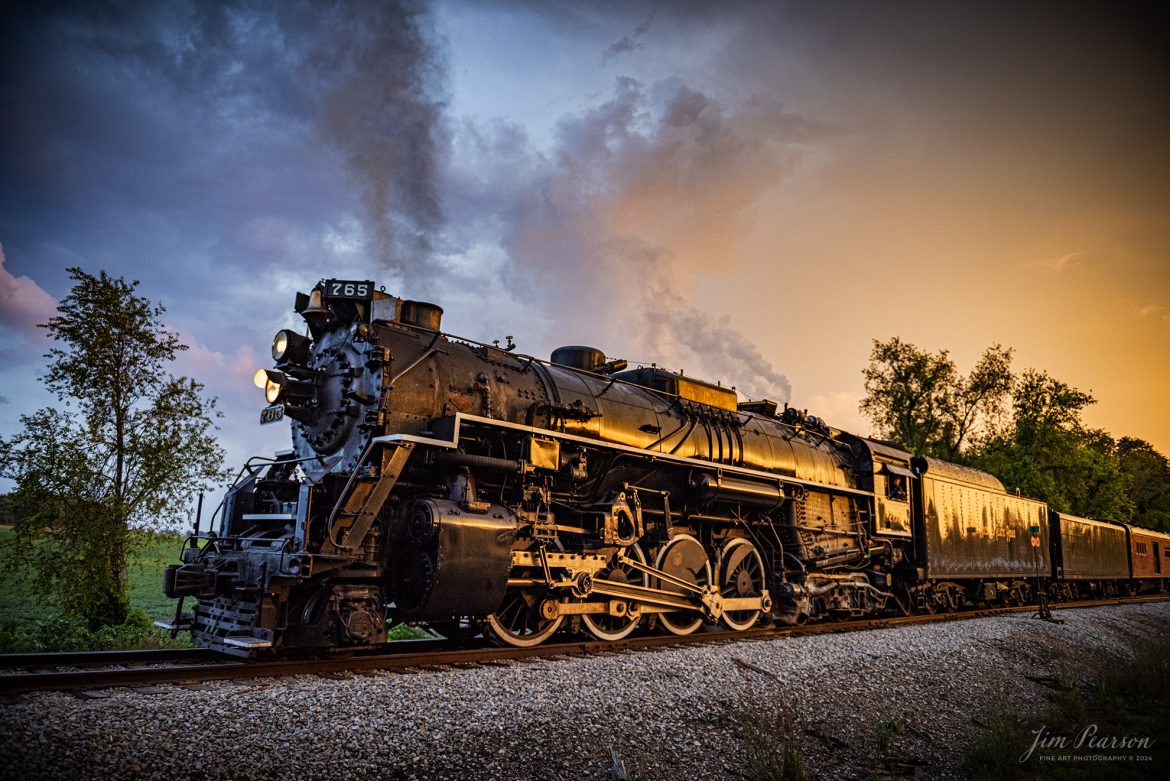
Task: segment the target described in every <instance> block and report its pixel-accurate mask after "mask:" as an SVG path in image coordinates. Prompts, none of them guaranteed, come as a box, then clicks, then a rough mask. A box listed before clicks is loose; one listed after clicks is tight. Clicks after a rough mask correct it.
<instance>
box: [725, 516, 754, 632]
mask: <svg viewBox="0 0 1170 781" xmlns="http://www.w3.org/2000/svg"><path fill="white" fill-rule="evenodd" d="M719 594H720V595H721V596H722V597H723V598H724V599H740V598H743V597H760V596H763V594H764V560H763V558H762V557H761V556H760V552H759V551H758V550H756V546H755V545H753V544H752V542H751V541H750V540H746V539H744V538H742V537H737V538H735V539H732V540H728V541H727V542H726V543H725V544H724V545H723V549H722V550H721V551H719ZM761 613H762V611H760V610H725V611H724V612H723V615H722V616H721V618H722V620H723V623H724V624H726V625H727V628H728V629H731V630H734V631H736V632H743V631H745V630H748V629H751V628H752V626H754V625H755V623H756V622H757V621H759V620H760V615H761Z"/></svg>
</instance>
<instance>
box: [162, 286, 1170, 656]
mask: <svg viewBox="0 0 1170 781" xmlns="http://www.w3.org/2000/svg"><path fill="white" fill-rule="evenodd" d="M294 308H295V310H296V312H297V313H298V314H299V315H300V316H301V317H302V318H303V320H304V322H305V325H306V331H305V333H298V332H296V331H294V330H282V331H280V332H279V333H278V334H277V335H276V337H275V339H274V340H273V343H272V357H273V360H274V361H275V368H274V369H271V370H261V371H260V372H258V373H257V384H258V385H260V386H261V387H262V388H263V391H264V395H265V399H266V400H267V402H268V405H269V406H267V407H265V408H264V409H263V410H262V411H261V413H260V418H261V423H263V424H273V423H279V422H281V421H283V420H285V419H288V420H289V421H290V422H291V429H292V448H290V449H288V450H285V451H281V452H278V453H276V454H275V456H274V457H272V458H263V459H260V458H257V459H252V460H251V461H249V462H248V464H246V465H245V467H244V468H243V469H242V470H241V473H240V476H239V478H238V479H237V481H236V482H235V484H234V485H233V486H232V487H231V488H230V490H229V491H228V492H227V494H226V496H225V497H224V499H223V502H222V504H221V505H220V507H219V509H218V511H217V514H216V515H217V517H218V525H217V528H215V529H214V530H212V531H209V532H207V533H199V530H198V529H196V533H195V534H193V535H192V536H191V537H190V538H189V540H188V543H187V544H186V545H185V546H184V550H183V552H182V556H181V559H182V563H181V564H176V565H172V566H170V567H168V568H167V570H166V573H165V579H164V590H165V592H166V594H167V595H168V596H170V597H173V598H177V599H179V603H178V605H177V608H176V618H175V620H174V621H173V622H166V623H165V624H164V625H165V626H166V627H167V628H169V629H171V630H172V631H174V632H177V631H180V630H189V631H191V633H192V636H193V638H194V641H195V642H196V643H197V644H198V645H200V646H204V647H208V648H213V649H217V650H219V651H222V652H224V653H228V654H233V655H237V656H246V657H247V656H257V655H265V654H274V653H282V652H294V651H295V652H302V651H307V652H317V653H338V652H349V651H353V650H357V649H363V648H372V647H375V646H377V645H379V644H381V643H383V642H384V641H385V639H386V637H387V632H388V626H391V625H393V624H395V623H401V622H405V623H410V624H414V625H419V626H425V627H429V628H431V629H433V630H435V631H436V632H438V633H440V634H444V635H447V636H456V635H460V634H471V635H474V634H478V633H480V632H482V633H484V634H485V635H486V636H488V637H490V638H492V639H494V640H496V641H497V642H500V643H503V644H508V645H513V646H533V645H536V644H539V643H541V642H543V641H545V640H547V639H548V638H550V637H552V636H553V635H555V634H557V633H558V632H561V631H575V632H583V633H588V634H589V635H592V636H594V637H596V638H598V639H601V640H618V639H621V638H624V637H626V636H628V635H629V634H630V633H631V632H633V631H635V629H637V628H639V627H643V628H646V629H649V630H651V631H665V632H669V633H673V634H688V633H691V632H695V631H697V630H698V629H699V628H700V627H702V626H703V625H704V624H706V623H710V622H719V623H722V624H723V625H725V626H727V627H729V628H730V629H733V630H746V629H748V628H750V627H752V626H754V625H756V624H757V623H758V622H761V621H766V622H773V621H775V622H784V623H800V622H804V621H807V620H809V619H816V618H823V617H832V616H836V617H849V616H861V615H867V614H876V613H881V612H888V611H901V612H909V611H913V610H931V611H933V610H940V609H956V608H958V607H959V606H960V605H963V604H982V603H987V602H999V603H1012V602H1015V603H1024V602H1026V601H1027V600H1029V599H1031V598H1032V597H1033V596H1034V595H1035V594H1036V593H1037V591H1038V590H1044V591H1046V592H1050V593H1051V594H1052V595H1053V596H1073V595H1075V594H1081V593H1083V594H1089V593H1119V592H1120V591H1124V590H1133V589H1135V588H1137V587H1139V586H1143V587H1157V588H1162V587H1164V586H1165V581H1164V580H1163V579H1162V570H1163V569H1164V568H1165V567H1166V566H1167V565H1170V536H1168V535H1161V536H1157V535H1153V533H1149V534H1145V536H1141V537H1140V538H1141V539H1144V540H1146V542H1145V543H1144V547H1145V548H1146V549H1147V552H1149V553H1152V556H1153V561H1154V563H1155V564H1156V567H1157V569H1156V571H1155V569H1154V568H1153V566H1149V567H1145V568H1144V569H1142V568H1135V566H1136V565H1135V562H1136V561H1137V560H1136V559H1135V558H1134V556H1135V555H1136V554H1135V553H1134V551H1135V550H1136V546H1137V544H1138V543H1137V542H1136V541H1135V540H1137V539H1138V538H1139V536H1140V534H1139V532H1140V530H1132V529H1128V528H1127V527H1124V526H1122V525H1110V524H1103V523H1100V522H1096V521H1089V520H1087V519H1077V518H1073V517H1071V516H1067V515H1058V514H1050V513H1049V512H1048V508H1047V507H1046V506H1045V505H1044V504H1043V503H1042V502H1037V501H1033V500H1030V499H1026V498H1022V497H1019V496H1013V495H1011V494H1008V493H1007V492H1005V491H1004V488H1003V486H1002V485H1001V484H1000V483H999V481H998V480H996V479H995V478H994V477H992V476H991V475H988V474H985V473H982V472H977V471H975V470H972V469H968V468H965V467H961V466H957V465H955V464H949V463H945V462H942V461H938V460H934V459H930V458H921V457H913V456H911V454H909V453H907V452H905V451H903V450H901V449H899V448H897V447H895V446H893V445H891V444H889V443H885V442H880V441H876V440H873V439H867V438H864V437H859V436H854V435H851V434H849V433H846V432H844V431H840V430H837V429H835V428H832V427H830V426H829V425H827V424H826V423H825V422H824V421H823V420H821V419H819V418H817V417H815V416H812V415H808V414H807V413H806V412H803V411H800V410H797V409H795V408H791V407H788V406H787V405H785V407H784V408H783V409H781V408H779V406H778V405H777V404H776V403H774V402H771V401H767V400H763V401H748V402H739V401H738V396H737V394H736V392H735V390H733V389H732V388H728V387H724V386H722V385H720V384H718V383H714V384H712V383H708V382H704V381H701V380H699V379H696V378H693V377H688V376H685V375H684V374H682V373H681V372H671V371H667V370H665V369H663V368H660V367H657V366H653V365H652V366H649V367H640V368H630V367H629V366H628V364H627V363H626V362H625V361H622V360H609V359H607V358H606V356H605V355H604V354H603V353H602V352H601V351H600V350H597V349H595V348H592V347H583V346H569V347H562V348H559V349H557V350H555V351H554V352H553V354H552V357H551V360H550V361H547V362H546V361H543V360H539V359H537V358H534V357H532V356H526V355H520V354H518V353H517V352H516V351H515V348H514V345H513V344H512V342H511V337H509V338H508V343H507V344H506V345H504V346H502V347H501V346H500V345H499V344H498V343H494V344H484V343H480V342H476V341H472V340H468V339H462V338H457V337H454V336H450V335H447V334H444V333H443V332H442V331H441V318H442V314H443V311H442V309H441V308H439V307H438V306H436V305H434V304H430V303H425V302H421V301H412V300H405V299H401V298H398V297H395V296H392V295H389V294H387V293H386V292H384V291H383V290H379V289H375V285H374V283H373V282H371V281H367V280H340V279H328V280H323V281H321V282H320V283H319V284H317V285H316V286H315V287H314V288H313V289H312V291H311V292H310V293H308V294H305V293H298V294H297V297H296V302H295V307H294ZM213 525H214V524H213ZM1118 534H1120V538H1119V537H1118ZM1119 540H1120V541H1119ZM1151 546H1152V547H1151ZM1070 567H1071V569H1070ZM1139 569H1140V571H1141V573H1145V574H1139ZM1066 570H1067V571H1068V572H1069V573H1071V574H1069V575H1067V576H1066ZM187 599H191V600H193V601H194V605H193V608H192V610H191V611H190V612H187V613H185V612H184V603H185V600H187Z"/></svg>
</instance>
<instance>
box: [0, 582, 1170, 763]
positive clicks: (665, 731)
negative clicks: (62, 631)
mask: <svg viewBox="0 0 1170 781" xmlns="http://www.w3.org/2000/svg"><path fill="white" fill-rule="evenodd" d="M1057 615H1058V616H1059V617H1060V618H1062V619H1064V620H1065V622H1066V623H1064V624H1051V623H1046V622H1044V621H1039V620H1036V619H1033V618H1030V617H1029V616H1027V615H1026V614H1017V615H1012V616H1000V617H994V618H981V619H972V620H966V621H955V622H945V623H938V624H927V625H918V626H907V627H902V628H897V629H887V630H878V631H867V632H851V633H844V634H834V635H818V636H809V637H796V638H786V639H776V640H766V641H744V642H738V643H726V644H720V645H705V646H696V647H685V648H678V649H667V650H658V651H649V652H646V651H639V652H633V653H620V654H607V655H603V656H597V657H592V658H588V659H579V658H573V659H547V660H533V661H525V662H519V663H515V664H507V665H491V666H485V667H479V668H472V669H440V670H428V671H422V672H417V673H412V674H402V673H389V672H387V673H375V674H371V675H359V676H352V677H342V678H318V677H298V678H284V679H273V680H259V681H249V682H247V683H245V684H239V683H230V682H224V683H215V682H213V683H208V684H200V685H199V686H197V687H180V686H161V687H152V688H151V689H150V690H149V692H150V693H141V692H136V691H134V690H129V689H115V690H110V692H109V696H108V697H104V698H101V699H83V698H79V697H77V696H75V695H72V694H65V693H44V694H35V695H28V696H25V697H21V698H18V699H16V700H15V701H12V702H8V703H5V704H4V705H3V706H2V708H3V711H2V714H0V730H2V733H0V734H2V736H3V738H2V740H0V777H3V778H24V779H37V778H63V779H64V778H68V779H90V778H92V779H106V778H160V779H162V778H165V779H174V778H200V779H202V778H208V779H212V778H215V779H219V778H223V779H228V778H232V779H238V778H273V779H283V778H298V779H351V778H371V779H414V778H452V779H479V778H484V779H563V780H564V781H573V780H574V779H609V778H612V772H611V764H612V760H611V750H612V751H613V752H616V754H617V755H618V756H620V757H621V758H622V760H623V761H624V763H625V765H626V766H627V767H628V768H629V769H630V770H631V771H634V772H636V773H638V774H639V775H640V776H641V777H643V778H663V779H668V778H735V777H736V775H737V773H738V772H739V771H740V770H742V763H743V759H742V757H743V746H742V742H741V736H742V735H743V731H742V728H741V727H740V724H741V722H742V721H743V717H744V716H745V715H752V714H755V715H757V716H760V717H762V718H764V719H765V720H767V719H768V718H770V716H771V714H773V713H775V712H776V710H777V708H778V707H783V706H787V707H789V708H791V710H792V712H793V713H794V714H795V716H796V727H795V731H796V733H797V734H798V735H799V737H800V742H801V747H802V750H803V753H804V756H805V761H806V767H807V770H808V772H809V775H810V776H811V777H819V778H868V777H872V775H873V773H874V768H875V767H878V766H879V764H880V762H881V761H882V760H883V757H885V756H886V755H890V756H892V757H893V758H894V759H895V760H896V761H897V762H898V763H899V764H901V765H904V766H906V767H909V768H910V770H911V771H915V772H917V773H918V774H919V775H920V776H922V777H930V778H936V777H962V776H963V775H964V774H963V771H962V768H961V762H962V757H963V747H964V745H965V744H966V743H967V742H968V741H969V739H970V737H971V736H972V735H973V734H974V732H975V731H976V730H977V727H976V725H975V722H976V721H978V720H980V719H981V718H986V714H988V713H990V712H992V711H999V710H1002V709H1003V708H1005V707H1006V708H1008V709H1009V710H1013V711H1018V712H1020V713H1022V714H1026V713H1030V712H1033V711H1035V710H1037V709H1039V708H1040V707H1042V706H1043V704H1044V702H1045V700H1046V696H1047V694H1048V693H1049V692H1050V689H1049V688H1047V687H1046V686H1045V682H1044V680H1043V679H1044V678H1045V677H1057V678H1058V679H1059V680H1061V681H1062V682H1064V683H1069V684H1077V683H1079V682H1083V681H1084V680H1086V678H1087V676H1089V675H1090V674H1091V672H1092V670H1093V669H1095V667H1096V666H1099V663H1100V660H1101V658H1102V657H1116V658H1118V659H1125V658H1126V657H1127V656H1129V655H1130V653H1131V652H1130V648H1131V647H1132V645H1133V644H1134V643H1135V642H1136V641H1138V640H1140V639H1141V638H1146V637H1151V636H1154V635H1163V636H1164V635H1166V634H1167V631H1168V630H1170V603H1164V602H1163V603H1149V604H1140V605H1125V606H1109V607H1099V608H1091V609H1080V610H1061V611H1057ZM1037 679H1039V680H1037ZM895 724H896V725H897V727H898V729H897V732H896V733H891V732H890V728H891V725H895Z"/></svg>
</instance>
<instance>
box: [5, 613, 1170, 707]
mask: <svg viewBox="0 0 1170 781" xmlns="http://www.w3.org/2000/svg"><path fill="white" fill-rule="evenodd" d="M1165 601H1170V595H1165V594H1159V595H1150V596H1147V597H1128V598H1118V599H1105V600H1099V601H1092V602H1089V601H1080V602H1065V603H1060V604H1055V605H1052V606H1051V609H1052V610H1053V611H1054V612H1055V611H1059V610H1076V609H1084V608H1092V607H1106V606H1110V605H1126V604H1141V603H1146V602H1165ZM1037 609H1038V608H1037V606H1036V605H1022V606H1013V607H1000V608H989V609H980V610H966V611H957V612H953V613H927V614H915V615H911V616H894V617H886V618H863V619H857V620H846V621H835V622H825V623H814V624H804V625H801V626H780V627H765V628H761V629H748V630H745V631H738V632H737V631H729V630H716V629H711V630H708V631H700V632H696V633H695V634H691V635H683V636H678V635H647V636H641V637H637V636H636V637H629V638H626V639H624V640H617V641H605V640H596V639H587V640H579V641H570V642H561V643H545V644H542V645H538V646H534V647H532V648H515V647H511V646H503V647H485V646H482V645H480V646H476V647H470V648H469V647H467V646H466V643H463V644H458V643H455V642H453V641H440V640H399V641H395V642H393V643H390V644H388V648H389V652H388V653H387V652H386V651H385V650H382V651H379V652H376V653H371V654H358V655H354V656H349V657H339V658H326V659H274V660H257V661H244V660H239V661H231V660H229V659H226V658H224V657H219V658H224V659H225V660H224V661H222V662H219V663H216V664H194V665H188V666H175V667H146V668H141V667H139V668H131V669H112V670H105V669H100V670H68V671H61V672H47V673H23V674H15V675H0V695H14V694H23V693H27V692H34V691H67V690H79V689H104V688H112V687H123V686H125V687H139V686H149V685H156V684H161V683H177V684H189V683H196V682H200V681H212V680H244V679H252V678H274V677H284V676H290V675H322V674H337V673H368V672H374V671H382V670H387V671H389V670H409V669H410V668H423V669H429V668H434V667H444V666H451V665H455V666H459V665H474V664H483V663H494V662H501V661H516V660H521V659H530V658H549V657H561V656H588V655H592V654H598V653H606V652H622V651H631V650H640V649H653V648H670V647H678V646H687V645H700V644H708V643H727V642H737V641H742V640H759V639H772V638H781V637H795V636H802V635H816V634H834V633H839V632H857V631H867V630H871V629H889V628H896V627H900V626H905V625H908V624H927V623H939V622H944V621H963V620H967V619H972V618H985V617H990V616H997V615H1010V614H1015V613H1028V612H1035V611H1036V610H1037ZM115 653H117V652H115ZM21 656H25V657H31V656H38V657H39V658H41V659H44V658H46V657H50V658H51V657H53V656H54V655H53V654H41V655H32V654H22V655H21ZM70 656H72V655H70ZM2 659H3V657H2V656H0V660H2ZM8 666H9V667H10V666H11V665H8Z"/></svg>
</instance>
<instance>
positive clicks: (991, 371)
mask: <svg viewBox="0 0 1170 781" xmlns="http://www.w3.org/2000/svg"><path fill="white" fill-rule="evenodd" d="M1011 356H1012V351H1011V350H1010V349H1005V348H1003V347H1001V346H1000V345H998V344H996V345H992V346H991V347H988V348H987V349H986V350H985V351H984V353H983V355H982V356H981V357H980V359H979V362H978V363H976V365H975V368H973V369H972V370H971V373H970V374H969V375H967V376H966V377H964V376H962V375H961V374H959V372H958V369H957V368H956V367H955V362H954V361H953V360H951V358H950V356H949V355H948V353H947V351H946V350H943V351H941V352H939V353H937V354H931V353H929V352H925V351H923V350H920V349H918V348H917V347H915V346H914V345H912V344H908V343H906V342H903V341H902V340H901V339H899V338H898V337H896V336H895V337H893V338H892V339H890V340H889V341H886V342H880V341H878V340H876V339H875V340H874V343H873V352H872V353H870V359H869V365H868V366H866V368H865V369H864V370H863V371H862V374H863V376H864V377H865V392H866V396H865V398H864V399H862V401H861V411H862V413H864V414H865V415H866V416H867V417H868V418H869V419H870V420H871V421H873V423H874V425H875V426H876V428H877V432H878V433H877V435H878V436H879V437H881V438H883V439H889V440H892V441H894V442H897V443H898V444H900V445H901V446H902V447H905V448H906V449H907V450H909V451H911V452H913V453H917V454H921V455H930V456H936V457H938V458H944V459H947V460H951V461H954V460H958V459H959V458H960V456H961V454H962V452H963V449H964V448H965V447H966V446H968V445H969V444H970V443H971V441H972V439H973V438H975V437H977V435H978V434H979V432H980V429H981V426H982V425H983V424H984V423H986V422H987V421H993V420H995V419H997V418H998V417H999V416H1000V415H1001V414H1002V411H1003V406H1004V400H1005V399H1006V397H1007V394H1008V392H1009V390H1010V388H1011V383H1012V372H1011Z"/></svg>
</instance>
